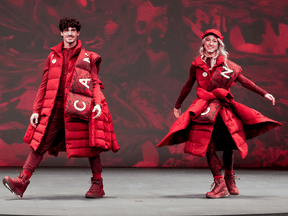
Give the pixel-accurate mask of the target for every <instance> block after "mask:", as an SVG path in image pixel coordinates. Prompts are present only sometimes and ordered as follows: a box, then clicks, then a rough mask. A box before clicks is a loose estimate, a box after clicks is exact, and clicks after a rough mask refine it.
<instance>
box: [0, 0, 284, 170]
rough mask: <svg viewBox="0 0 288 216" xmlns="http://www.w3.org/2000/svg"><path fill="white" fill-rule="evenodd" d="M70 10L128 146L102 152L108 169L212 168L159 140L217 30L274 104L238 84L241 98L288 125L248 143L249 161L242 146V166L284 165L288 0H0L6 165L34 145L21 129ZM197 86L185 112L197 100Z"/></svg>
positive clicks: (1, 161) (52, 162) (0, 118)
mask: <svg viewBox="0 0 288 216" xmlns="http://www.w3.org/2000/svg"><path fill="white" fill-rule="evenodd" d="M276 2H277V3H276ZM65 16H71V17H75V18H77V19H78V20H79V21H80V22H81V23H82V29H81V34H80V36H79V38H80V40H81V41H82V43H83V46H84V47H85V48H86V49H88V50H90V51H94V52H96V53H99V54H100V55H101V56H102V58H103V62H102V64H101V67H100V74H99V75H100V79H101V80H102V81H103V84H104V87H105V89H104V90H103V93H104V95H105V97H106V99H107V102H108V105H109V109H110V111H111V114H112V118H113V121H114V127H115V133H116V136H117V138H118V142H119V145H120V148H121V149H120V151H119V152H118V153H117V154H114V153H112V152H107V153H103V154H101V156H102V162H103V166H114V167H118V166H121V167H207V163H206V158H200V157H194V156H192V155H189V154H185V153H183V144H180V145H175V146H171V147H162V148H156V145H157V144H158V143H159V141H160V140H161V139H162V138H163V137H164V136H165V135H166V134H167V133H168V131H169V128H170V127H171V125H172V124H173V122H174V121H175V117H174V115H173V108H174V104H175V102H176V100H177V98H178V95H179V93H180V91H181V88H182V86H183V85H184V83H185V82H186V80H187V78H188V76H189V68H190V65H191V62H192V61H193V60H194V59H195V58H196V57H197V55H198V51H199V47H200V36H201V35H202V33H203V32H204V31H205V30H207V29H210V28H215V29H218V30H220V31H221V32H222V34H223V36H224V43H225V45H226V50H227V51H228V52H229V59H230V60H232V61H234V62H236V63H237V64H239V65H241V66H242V68H243V75H244V76H246V77H248V78H249V79H251V80H252V81H254V82H255V83H256V84H257V85H259V86H260V87H262V88H263V89H265V90H266V91H268V92H269V93H271V94H272V95H273V96H274V97H275V98H276V105H275V106H272V104H271V102H270V101H268V100H266V99H265V98H263V97H261V96H259V95H256V94H255V93H253V92H251V91H249V90H247V89H245V88H244V87H242V86H241V85H240V84H236V85H234V86H233V87H232V93H233V95H234V97H235V99H236V101H238V102H240V103H243V104H245V105H247V106H249V107H252V108H254V109H256V110H258V111H260V112H261V113H263V114H264V115H265V116H267V117H270V118H272V119H274V120H277V121H279V122H281V123H282V124H283V126H281V127H278V128H276V129H273V130H271V131H269V132H268V133H266V134H263V135H261V136H259V137H256V138H254V139H253V140H249V141H248V144H249V154H248V156H247V158H245V159H244V160H242V159H241V158H240V155H239V153H237V152H235V153H236V154H235V166H236V167H258V168H259V167H277V168H283V167H287V164H288V157H287V156H288V149H287V147H288V136H287V131H288V130H287V129H288V126H287V121H288V116H287V115H288V86H287V81H288V73H287V68H288V56H287V50H288V49H287V48H288V18H287V17H288V1H274V0H265V1H262V0H244V1H230V0H222V1H221V0H217V1H216V0H207V1H198V0H171V1H166V0H150V1H148V0H147V1H144V0H37V1H36V0H10V1H9V0H1V2H0V26H1V31H0V47H1V49H0V64H1V67H0V155H1V157H0V166H22V165H23V163H24V161H25V159H26V157H27V155H28V153H29V151H30V149H29V145H28V144H25V143H24V142H23V141H22V139H23V135H24V133H25V131H26V129H27V127H28V125H29V118H30V115H31V114H32V107H33V101H34V98H35V96H36V92H37V89H38V87H39V85H40V82H41V78H42V72H43V67H44V63H45V60H46V58H47V56H48V54H49V52H50V50H49V48H50V47H52V46H55V45H56V44H58V43H59V42H60V41H61V40H62V38H61V36H60V33H59V30H58V23H59V19H60V18H62V17H65ZM195 88H196V86H194V87H193V89H192V92H191V93H190V94H189V96H188V97H187V98H186V100H185V102H184V104H183V107H182V111H185V109H187V108H188V106H189V105H190V104H191V102H192V101H193V100H194V99H195V98H196V92H195ZM220 154H221V153H220ZM88 164H89V163H88V160H87V159H86V158H85V159H75V158H72V159H69V160H68V159H67V157H66V154H65V153H61V154H60V155H59V157H58V158H55V157H53V156H48V155H46V156H45V158H44V160H43V162H42V163H41V165H42V166H43V165H44V166H56V165H58V166H86V165H88Z"/></svg>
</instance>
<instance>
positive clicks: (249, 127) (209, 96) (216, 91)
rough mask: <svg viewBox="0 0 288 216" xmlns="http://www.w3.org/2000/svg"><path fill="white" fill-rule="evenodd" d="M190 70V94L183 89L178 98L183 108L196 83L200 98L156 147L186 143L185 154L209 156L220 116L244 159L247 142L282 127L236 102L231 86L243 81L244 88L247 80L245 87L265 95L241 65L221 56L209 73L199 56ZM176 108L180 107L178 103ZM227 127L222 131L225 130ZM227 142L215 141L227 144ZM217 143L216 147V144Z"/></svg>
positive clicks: (246, 151) (198, 97)
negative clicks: (245, 76)
mask: <svg viewBox="0 0 288 216" xmlns="http://www.w3.org/2000/svg"><path fill="white" fill-rule="evenodd" d="M191 68H193V69H192V70H190V73H191V74H190V77H193V78H191V80H190V81H187V83H188V84H189V82H190V84H189V88H188V91H187V90H183V89H184V88H183V89H182V92H181V93H183V92H184V93H183V94H184V97H182V99H181V97H179V99H180V106H181V103H182V102H183V100H184V99H185V97H186V96H187V94H189V92H190V91H191V88H192V86H193V84H194V82H195V81H197V84H198V85H197V98H196V100H195V101H194V102H193V103H192V104H191V106H190V107H189V108H188V109H187V110H186V111H185V112H184V113H183V114H182V115H181V116H180V117H179V118H178V119H177V120H176V122H175V123H174V124H173V125H172V127H171V128H170V131H169V133H168V134H167V135H166V136H165V137H164V139H163V140H162V141H161V142H160V143H159V144H158V145H157V147H161V146H165V145H173V144H180V143H183V142H185V147H184V151H185V152H186V153H190V154H192V155H196V156H201V157H203V156H205V155H206V151H207V148H208V145H209V142H210V141H211V140H213V137H212V132H213V130H214V126H215V122H216V118H217V116H218V118H219V116H221V118H222V120H223V122H224V124H225V126H226V128H227V130H228V132H229V134H230V135H231V138H232V139H231V138H230V139H227V140H232V142H233V145H234V144H235V146H236V147H237V149H238V150H239V152H240V155H241V157H242V158H245V157H246V156H247V154H248V145H247V143H246V141H245V140H247V139H251V138H253V137H255V136H258V135H260V134H262V133H265V132H267V131H268V130H270V129H272V128H274V127H276V126H279V125H281V123H279V122H277V121H274V120H272V119H269V118H267V117H265V116H263V115H262V114H261V113H259V112H258V111H256V110H254V109H252V108H249V107H247V106H245V105H243V104H240V103H237V102H235V101H234V97H233V95H232V94H231V93H230V87H231V86H233V85H234V84H235V82H236V81H237V80H238V81H240V80H241V81H242V82H243V83H241V84H242V85H244V81H243V80H245V83H246V84H245V85H244V86H245V87H247V88H249V89H250V90H253V91H255V92H257V93H259V94H261V95H262V96H264V95H265V94H266V92H265V91H264V90H263V89H261V88H259V87H258V86H256V85H255V84H254V83H253V82H251V81H249V80H248V79H246V78H244V77H243V75H241V67H240V66H239V65H237V64H235V63H233V62H231V61H229V60H227V63H226V64H225V62H224V57H223V56H219V57H218V58H217V61H216V64H215V66H214V67H213V69H212V70H209V68H208V66H207V65H206V64H205V62H203V60H202V59H201V57H200V56H199V57H198V58H197V59H196V60H195V61H194V62H193V63H192V66H191ZM240 78H241V79H240ZM189 79H190V78H189ZM187 83H186V84H187ZM179 99H178V101H179ZM177 106H178V107H177ZM176 108H179V105H177V103H176ZM219 125H220V124H219ZM226 128H223V131H224V129H225V130H226ZM221 131H222V129H221V128H220V129H219V128H217V132H218V133H221ZM218 137H219V136H218ZM220 137H221V136H220ZM224 139H225V138H223V139H222V140H221V141H219V139H217V140H213V141H214V142H225V141H227V140H224ZM215 144H216V146H217V143H215ZM219 144H220V143H219ZM230 144H231V143H230ZM220 145H221V144H220Z"/></svg>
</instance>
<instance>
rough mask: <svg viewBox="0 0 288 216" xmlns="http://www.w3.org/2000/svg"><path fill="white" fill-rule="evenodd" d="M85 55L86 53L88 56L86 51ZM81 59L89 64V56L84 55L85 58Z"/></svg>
mask: <svg viewBox="0 0 288 216" xmlns="http://www.w3.org/2000/svg"><path fill="white" fill-rule="evenodd" d="M85 55H86V56H88V54H87V53H85ZM83 61H86V62H88V63H89V64H90V60H89V56H88V57H86V58H84V59H83Z"/></svg>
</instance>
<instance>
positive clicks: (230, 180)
mask: <svg viewBox="0 0 288 216" xmlns="http://www.w3.org/2000/svg"><path fill="white" fill-rule="evenodd" d="M224 178H225V182H226V185H227V188H228V190H229V192H230V194H231V195H238V194H239V189H238V188H237V187H236V182H235V179H237V180H239V179H240V178H239V177H237V176H235V173H234V172H233V173H232V174H228V173H225V177H224Z"/></svg>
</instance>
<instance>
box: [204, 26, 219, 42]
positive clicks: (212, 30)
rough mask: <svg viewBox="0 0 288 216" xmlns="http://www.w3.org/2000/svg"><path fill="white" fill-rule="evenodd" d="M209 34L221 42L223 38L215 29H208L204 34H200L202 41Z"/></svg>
mask: <svg viewBox="0 0 288 216" xmlns="http://www.w3.org/2000/svg"><path fill="white" fill-rule="evenodd" d="M209 34H213V35H215V36H216V37H218V38H220V40H221V41H223V36H222V35H221V33H220V32H219V31H218V30H216V29H208V30H207V31H206V32H205V33H204V34H202V40H203V39H204V37H206V36H207V35H209Z"/></svg>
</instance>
